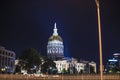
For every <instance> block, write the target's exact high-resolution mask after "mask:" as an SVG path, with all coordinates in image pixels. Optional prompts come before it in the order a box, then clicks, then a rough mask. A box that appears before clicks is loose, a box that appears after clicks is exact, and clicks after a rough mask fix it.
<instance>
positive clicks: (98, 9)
mask: <svg viewBox="0 0 120 80" xmlns="http://www.w3.org/2000/svg"><path fill="white" fill-rule="evenodd" d="M95 2H96V6H97V14H98V34H99V55H100V79H101V80H103V59H102V36H101V23H100V5H99V0H95Z"/></svg>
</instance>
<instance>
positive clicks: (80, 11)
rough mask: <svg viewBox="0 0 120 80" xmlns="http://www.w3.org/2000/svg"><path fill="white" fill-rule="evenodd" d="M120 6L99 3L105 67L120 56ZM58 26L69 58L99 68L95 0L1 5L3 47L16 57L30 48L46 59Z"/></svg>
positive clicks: (114, 0) (112, 1) (25, 0)
mask: <svg viewBox="0 0 120 80" xmlns="http://www.w3.org/2000/svg"><path fill="white" fill-rule="evenodd" d="M119 3H120V1H119V0H100V9H101V27H102V41H103V59H104V60H103V61H104V64H105V62H106V61H107V59H108V58H111V57H112V54H113V53H116V52H120V4H119ZM55 22H56V23H57V28H58V33H59V35H60V36H61V37H62V39H63V41H64V46H65V51H64V53H65V55H66V56H68V57H75V58H78V59H84V60H90V61H92V60H93V61H95V62H97V63H98V64H99V45H98V44H99V42H98V28H97V10H96V4H95V1H94V0H4V1H2V2H0V45H1V46H4V47H6V48H7V49H9V50H13V51H15V53H16V55H17V57H19V56H20V54H21V53H22V52H23V50H25V49H27V48H35V49H37V51H39V52H40V53H41V54H42V55H46V54H47V47H46V46H47V42H48V38H49V37H50V36H51V35H52V33H53V28H54V23H55Z"/></svg>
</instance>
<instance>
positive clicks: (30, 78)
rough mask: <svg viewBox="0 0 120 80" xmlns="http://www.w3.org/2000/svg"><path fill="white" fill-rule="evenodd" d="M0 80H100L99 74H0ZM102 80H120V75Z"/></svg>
mask: <svg viewBox="0 0 120 80" xmlns="http://www.w3.org/2000/svg"><path fill="white" fill-rule="evenodd" d="M0 80H100V74H81V75H43V76H39V75H16V74H15V75H14V74H0ZM103 80H120V74H104V75H103Z"/></svg>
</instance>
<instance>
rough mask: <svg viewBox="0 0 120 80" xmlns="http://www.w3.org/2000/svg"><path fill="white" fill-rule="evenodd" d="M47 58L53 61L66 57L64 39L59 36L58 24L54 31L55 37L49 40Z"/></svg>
mask: <svg viewBox="0 0 120 80" xmlns="http://www.w3.org/2000/svg"><path fill="white" fill-rule="evenodd" d="M47 56H48V58H50V59H52V60H57V59H61V58H63V57H64V45H63V40H62V38H61V37H60V36H59V35H58V32H57V27H56V23H55V25H54V29H53V35H52V36H51V37H50V38H49V39H48V44H47Z"/></svg>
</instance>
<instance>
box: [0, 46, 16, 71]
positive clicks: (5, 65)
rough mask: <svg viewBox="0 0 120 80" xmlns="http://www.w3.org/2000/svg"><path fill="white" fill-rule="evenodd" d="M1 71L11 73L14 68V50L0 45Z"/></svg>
mask: <svg viewBox="0 0 120 80" xmlns="http://www.w3.org/2000/svg"><path fill="white" fill-rule="evenodd" d="M0 68H1V70H0V71H1V72H8V73H13V72H14V70H15V52H14V51H11V50H7V49H5V48H4V47H0Z"/></svg>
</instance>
